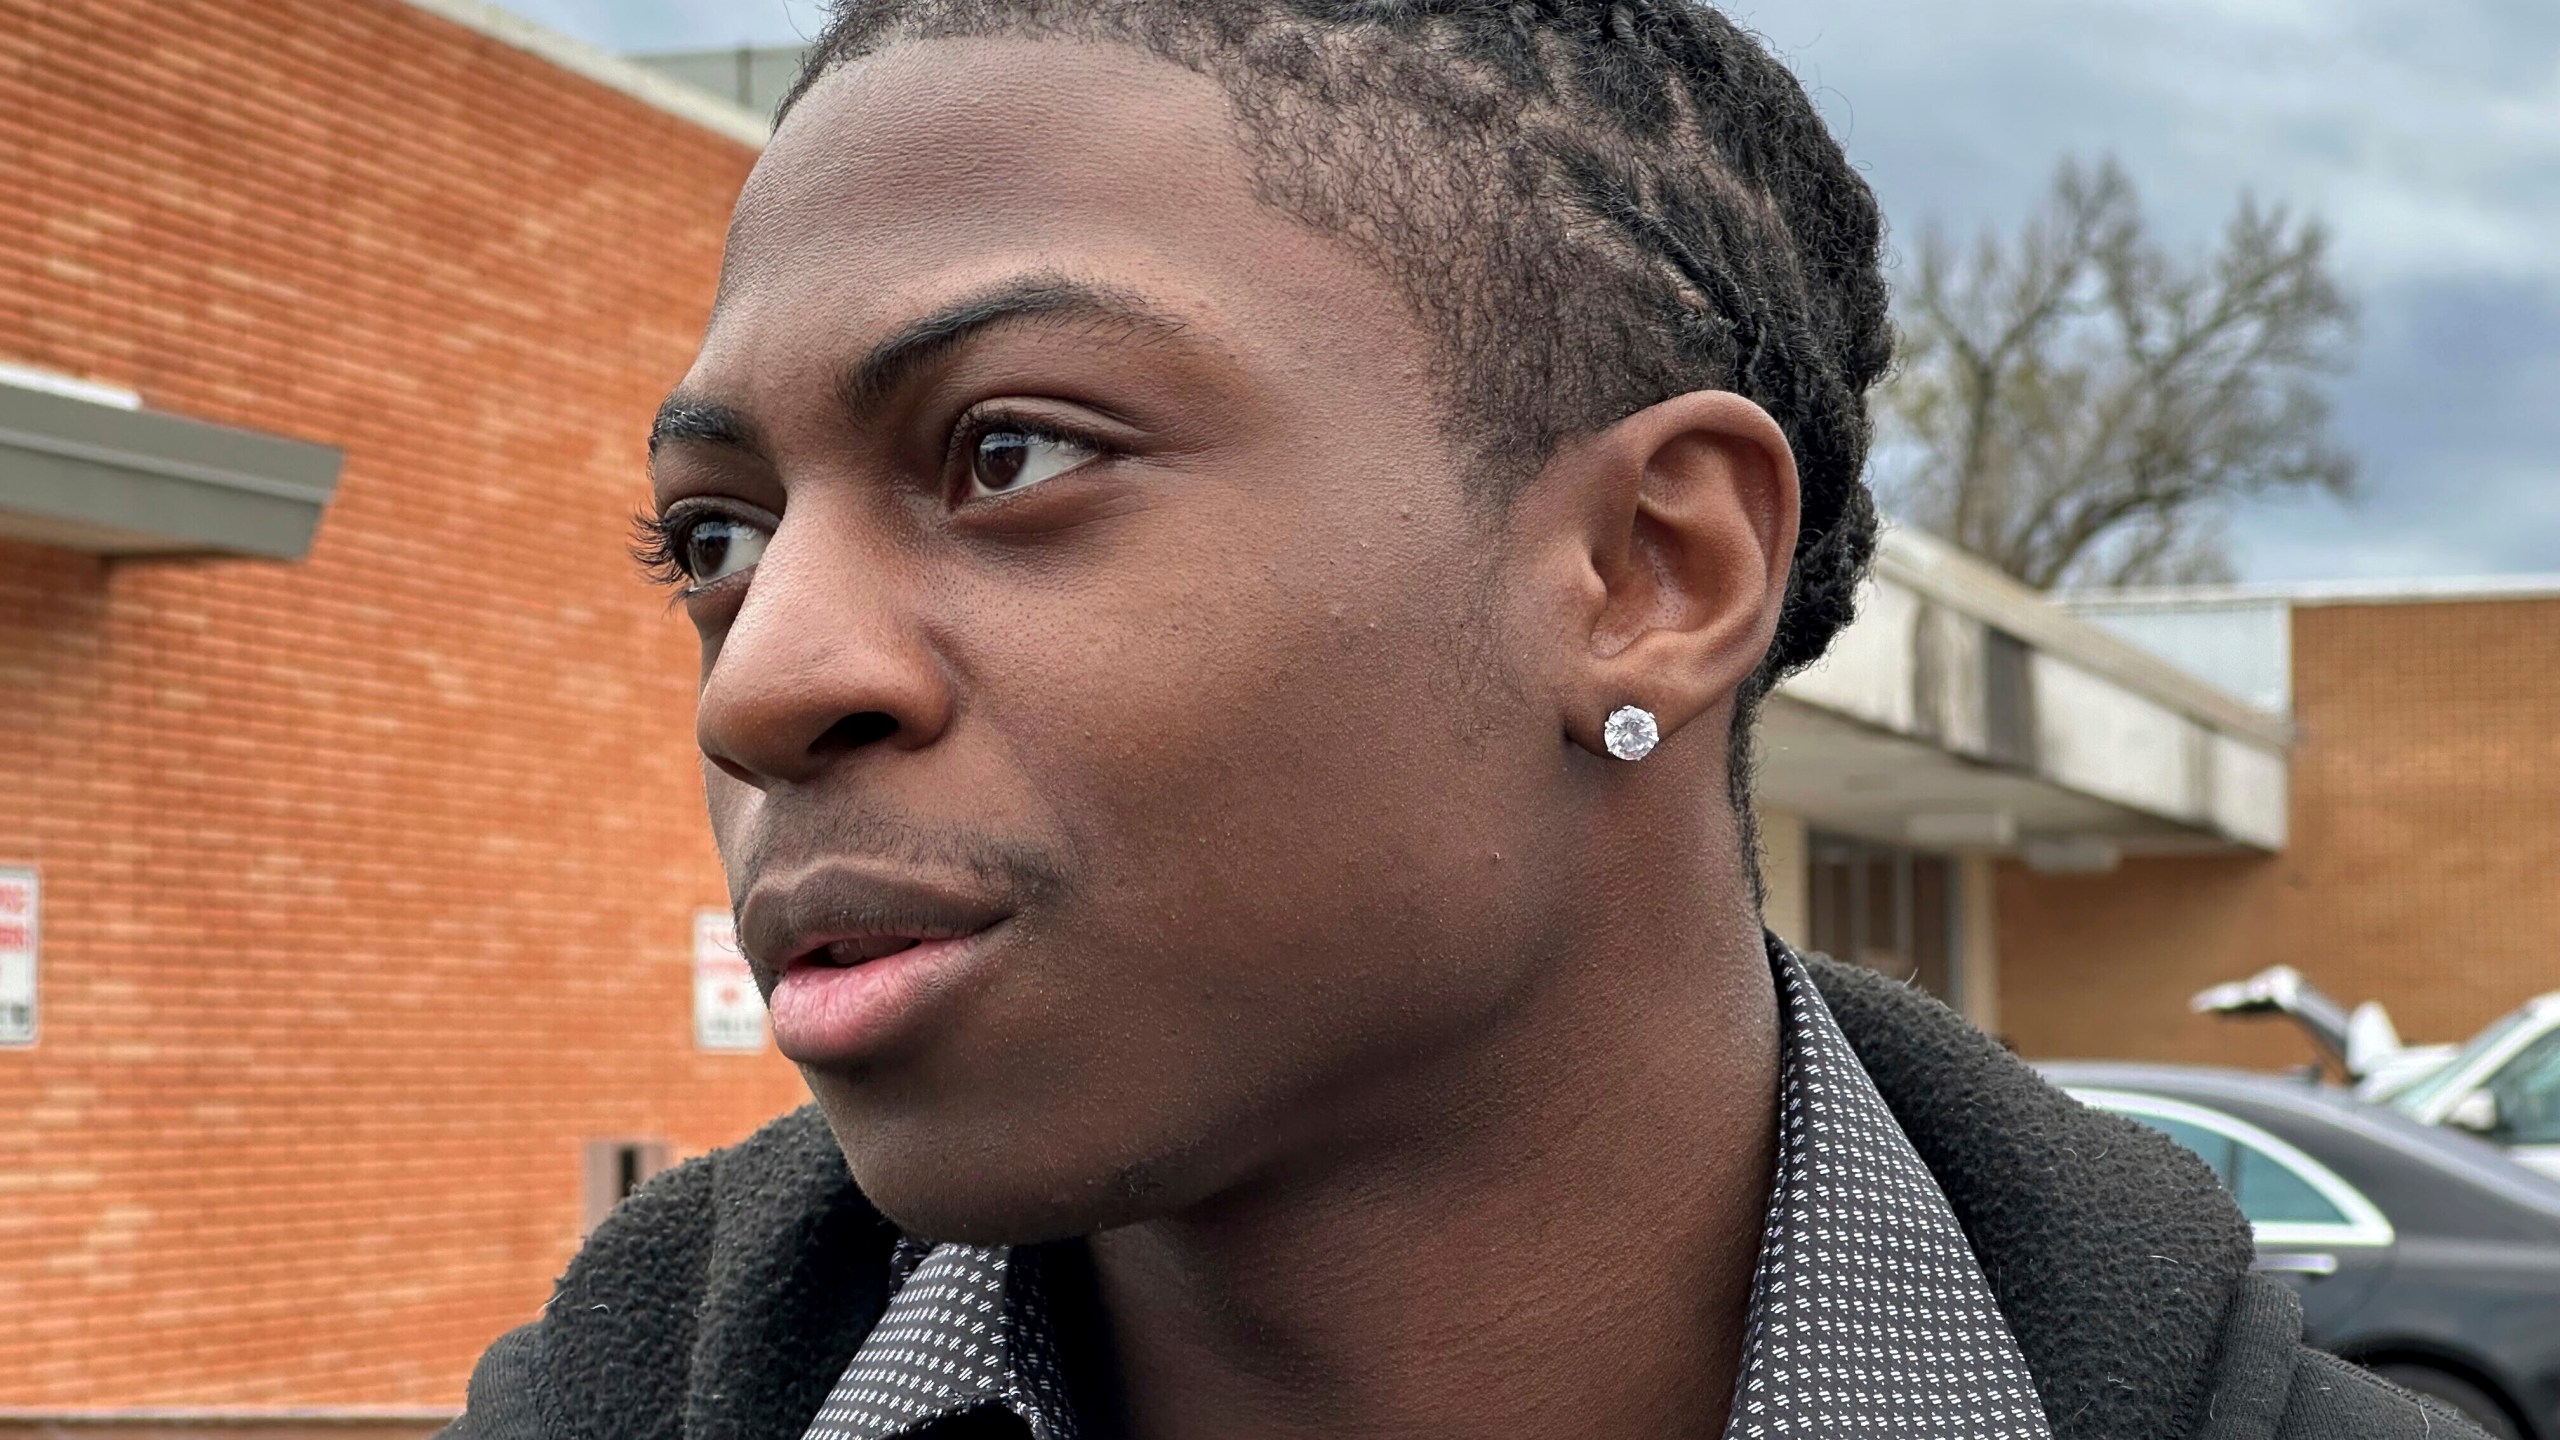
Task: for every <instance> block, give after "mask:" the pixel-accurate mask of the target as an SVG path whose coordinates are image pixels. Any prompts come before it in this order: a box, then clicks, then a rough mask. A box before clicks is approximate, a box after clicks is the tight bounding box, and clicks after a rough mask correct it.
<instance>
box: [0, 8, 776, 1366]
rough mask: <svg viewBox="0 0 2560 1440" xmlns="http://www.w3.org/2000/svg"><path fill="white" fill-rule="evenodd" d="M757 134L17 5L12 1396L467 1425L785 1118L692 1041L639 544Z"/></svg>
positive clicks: (665, 692)
mask: <svg viewBox="0 0 2560 1440" xmlns="http://www.w3.org/2000/svg"><path fill="white" fill-rule="evenodd" d="M653 84H654V85H655V87H656V88H654V89H653V88H652V87H653ZM758 133H759V131H758V127H757V126H756V125H755V124H754V123H753V122H752V121H751V120H748V119H747V118H746V117H744V116H743V115H741V114H738V113H737V112H734V111H731V110H728V109H726V108H724V107H720V106H716V105H708V104H698V103H696V102H694V101H693V100H692V99H690V98H689V97H688V96H687V95H685V94H684V93H682V92H679V91H676V90H674V89H673V88H672V87H671V86H669V85H667V84H666V83H665V82H662V81H653V77H650V76H648V75H646V74H644V73H642V72H638V71H633V70H627V69H625V68H622V67H617V66H616V65H614V64H613V63H612V62H609V61H606V60H604V59H602V58H601V57H596V56H593V55H589V54H586V53H584V52H581V51H578V50H576V49H575V48H574V47H569V46H566V45H563V44H559V43H556V42H553V41H551V40H549V39H548V38H546V37H543V36H541V35H539V34H536V33H534V32H531V31H530V30H528V29H526V28H525V27H521V26H516V25H511V24H509V23H508V22H507V21H505V19H504V18H503V17H500V16H497V15H495V14H493V13H483V12H482V10H481V8H480V7H478V6H475V5H470V4H465V3H461V0H452V3H446V4H439V5H413V4H407V3H400V0H219V3H214V0H192V3H166V0H0V363H5V364H7V365H8V366H10V367H11V369H10V371H9V372H7V374H6V377H0V536H6V537H10V538H5V539H0V683H5V685H6V698H5V703H0V733H5V736H6V743H5V746H0V753H5V756H6V758H5V760H0V867H5V868H17V869H24V870H31V871H33V872H34V873H35V875H36V876H37V878H38V881H39V883H40V886H41V891H40V893H41V901H40V923H39V925H38V926H37V932H38V933H37V935H36V937H35V938H36V940H37V949H38V950H39V954H38V956H37V958H38V960H39V961H40V970H39V972H38V974H39V977H40V978H39V985H38V987H37V988H38V990H39V992H40V1000H41V1003H40V1009H39V1012H38V1013H37V1015H36V1016H34V1017H33V1018H34V1020H35V1022H36V1035H35V1037H34V1043H33V1044H32V1045H22V1046H20V1047H18V1048H0V1411H40V1410H59V1409H106V1410H123V1409H133V1408H165V1407H180V1408H186V1409H192V1410H205V1409H219V1408H223V1407H235V1406H247V1407H257V1408H311V1407H318V1408H323V1409H328V1408H342V1407H349V1406H362V1407H390V1408H391V1409H393V1410H395V1411H396V1410H398V1409H401V1408H403V1407H427V1408H430V1409H433V1408H438V1407H441V1408H446V1409H449V1408H450V1407H452V1406H453V1405H454V1404H455V1403H456V1402H457V1401H458V1399H459V1397H460V1382H461V1377H462V1376H463V1375H464V1373H465V1370H466V1367H467V1365H468V1363H469V1362H470V1360H471V1359H472V1358H473V1357H474V1356H475V1355H476V1354H477V1352H478V1351H479V1350H480V1349H481V1348H482V1347H483V1346H484V1345H485V1344H486V1343H487V1342H488V1340H489V1339H490V1338H491V1336H492V1335H493V1334H494V1333H495V1332H496V1331H498V1330H499V1329H501V1328H503V1327H504V1326H506V1325H509V1324H514V1323H519V1322H521V1321H522V1320H524V1319H526V1318H529V1317H530V1316H532V1315H533V1314H534V1313H535V1312H536V1310H537V1309H538V1307H539V1306H540V1305H541V1303H542V1301H543V1299H544V1298H545V1296H546V1295H547V1294H548V1293H549V1283H550V1277H551V1276H552V1275H553V1274H555V1273H557V1271H558V1269H559V1268H560V1266H561V1265H562V1264H563V1263H564V1262H565V1261H566V1259H567V1258H568V1256H569V1255H570V1253H571V1252H572V1250H573V1248H574V1247H575V1246H576V1244H577V1242H578V1239H579V1235H580V1232H581V1228H582V1226H583V1224H584V1222H585V1217H586V1213H587V1209H588V1207H589V1205H590V1203H591V1193H592V1192H593V1191H595V1190H596V1189H598V1188H603V1189H605V1190H607V1191H610V1190H611V1189H612V1188H614V1187H617V1186H619V1185H620V1184H621V1183H622V1182H623V1180H624V1178H625V1176H624V1172H625V1171H626V1170H633V1171H637V1170H645V1169H647V1168H650V1167H651V1166H654V1165H655V1164H657V1163H659V1162H660V1160H661V1157H663V1156H664V1155H667V1154H682V1153H686V1152H691V1151H698V1150H701V1149H704V1148H707V1147H710V1146H713V1145H716V1144H719V1143H722V1142H725V1141H728V1140H730V1139H733V1138H735V1137H737V1136H739V1135H742V1134H743V1133H745V1132H746V1131H747V1130H749V1129H750V1128H752V1127H753V1126H754V1125H755V1124H757V1123H758V1122H759V1121H761V1120H762V1119H764V1118H766V1117H768V1116H770V1115H772V1114H775V1113H777V1112H779V1111H781V1110H783V1109H786V1108H788V1107H790V1106H792V1105H794V1104H796V1103H798V1102H799V1099H800V1098H801V1097H802V1094H803V1092H802V1090H801V1087H800V1083H799V1079H798V1077H797V1076H796V1075H795V1074H794V1073H792V1071H791V1070H790V1068H789V1067H788V1066H787V1065H786V1064H784V1063H783V1062H782V1061H781V1060H780V1059H779V1057H777V1056H775V1055H773V1054H772V1053H771V1052H770V1049H769V1048H767V1049H765V1050H764V1051H763V1052H762V1053H734V1052H723V1051H705V1050H703V1049H701V1048H699V1047H698V1045H697V1044H696V1038H695V1034H694V1025H695V1014H694V1005H695V999H694V969H693V956H694V950H695V938H694V933H693V926H694V917H695V915H696V912H697V911H698V910H700V909H702V908H704V907H711V906H718V905H721V904H723V903H724V902H725V892H724V890H723V887H722V882H721V879H720V875H719V872H718V869H717V866H716V863H715V860H714V857H713V856H712V854H711V851H710V848H709V845H708V843H707V841H706V839H705V835H704V828H703V824H702V820H701V801H700V782H699V779H698V777H697V775H696V773H695V770H694V764H693V758H692V756H691V754H690V735H691V706H692V695H691V685H690V680H689V677H690V674H691V671H692V669H693V665H694V643H693V639H692V634H691V631H690V629H689V628H688V627H687V626H686V625H685V624H684V621H683V619H682V617H681V616H678V615H671V614H668V613H666V612H665V610H664V608H663V606H662V605H661V604H660V603H659V602H658V601H657V599H656V598H655V597H653V596H652V595H650V594H649V593H648V592H647V591H646V590H645V588H644V587H643V586H642V585H641V584H640V582H639V581H638V579H637V577H636V574H635V572H634V570H633V568H632V566H631V564H630V562H629V561H628V559H627V558H626V557H625V554H624V546H625V541H626V535H625V526H626V521H627V517H628V516H629V515H630V514H631V513H632V511H633V510H634V508H635V507H636V506H637V505H638V504H639V503H640V502H641V500H642V499H643V497H644V495H645V481H644V478H643V471H642V460H643V444H642V441H643V436H644V433H645V430H646V427H647V423H648V417H649V415H650V413H651V411H652V409H653V408H654V406H655V405H656V403H657V401H658V399H659V398H660V397H661V396H662V395H663V394H664V393H665V391H666V389H667V387H668V386H669V385H670V384H671V383H672V381H673V380H674V379H675V378H676V377H677V376H678V375H679V374H680V373H681V372H682V370H683V367H684V366H685V365H686V364H687V363H688V361H689V360H690V357H691V355H692V351H693V347H694V343H695V341H696V340H697V338H698V337H699V333H700V326H701V322H702V319H703V316H704V313H705V310H706V308H707V306H708V303H709V300H710V296H711V290H712V285H713V282H714V278H715V274H716V269H717V265H718V256H719V248H720V243H721V234H722V227H723V225H724V223H725V221H726V217H727V211H728V206H729V202H730V200H731V198H732V197H733V195H734V194H735V192H736V189H737V186H738V184H739V183H740V181H741V180H742V178H743V177H744V176H745V174H746V171H747V168H748V166H749V165H750V164H751V163H752V161H753V158H754V151H753V145H754V142H755V140H756V138H757V135H758ZM11 380H14V381H15V382H16V383H10V381H11ZM137 407H138V408H137ZM243 432H250V433H243ZM267 502H273V503H271V504H270V503H267ZM262 505H264V506H265V508H263V509H262V508H261V507H262ZM279 506H280V507H281V509H279V508H277V507H279ZM297 506H299V507H300V510H299V512H297V511H296V507H297ZM324 511H325V513H323V512H324ZM315 525H316V534H315V533H314V529H315ZM296 556H299V557H300V558H295V557H296ZM0 1018H5V1017H0ZM21 1038H23V1037H21ZM596 1142H606V1143H604V1144H602V1145H598V1144H597V1143H596ZM591 1172H592V1173H591Z"/></svg>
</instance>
